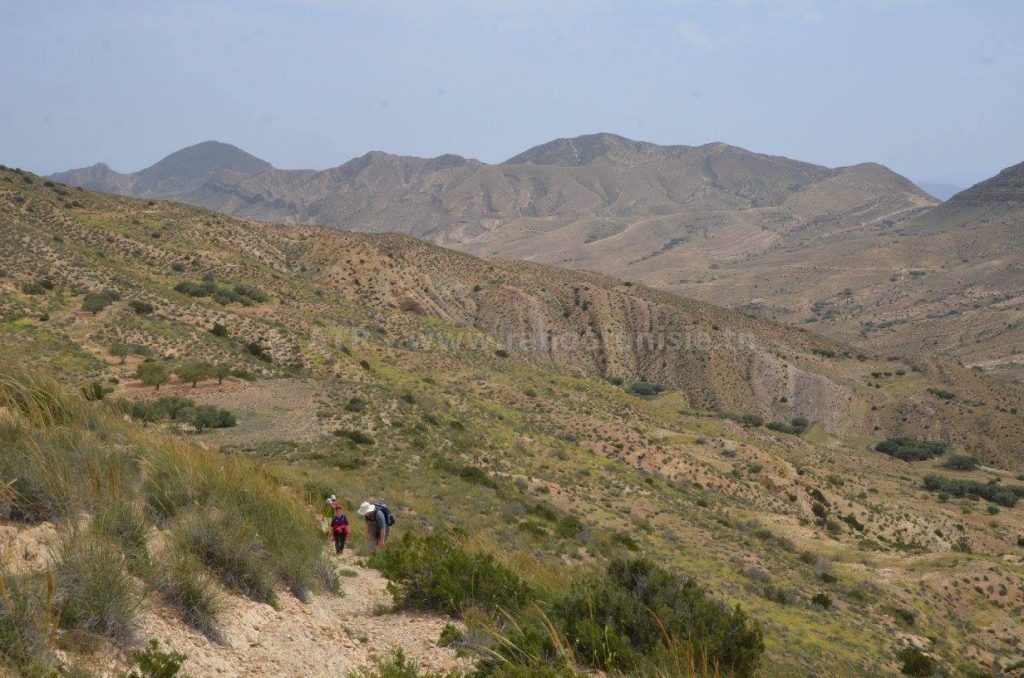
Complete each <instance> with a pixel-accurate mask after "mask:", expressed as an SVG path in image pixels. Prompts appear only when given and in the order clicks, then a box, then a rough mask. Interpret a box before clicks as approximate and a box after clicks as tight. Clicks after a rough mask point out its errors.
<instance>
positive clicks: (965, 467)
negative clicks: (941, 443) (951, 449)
mask: <svg viewBox="0 0 1024 678" xmlns="http://www.w3.org/2000/svg"><path fill="white" fill-rule="evenodd" d="M942 465H943V466H944V467H945V468H948V469H953V470H954V471H973V470H975V469H977V468H978V460H977V459H975V458H974V457H972V456H970V455H969V454H954V455H951V456H950V457H949V458H948V459H947V460H946V461H945V463H943V464H942Z"/></svg>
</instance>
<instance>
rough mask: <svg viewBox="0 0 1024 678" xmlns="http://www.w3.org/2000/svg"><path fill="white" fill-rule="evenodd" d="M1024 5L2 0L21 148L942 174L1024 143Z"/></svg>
mask: <svg viewBox="0 0 1024 678" xmlns="http://www.w3.org/2000/svg"><path fill="white" fill-rule="evenodd" d="M1022 27H1024V2H1021V1H1019V0H1006V1H1000V0H964V1H962V2H941V1H938V2H928V1H925V0H860V1H856V0H849V1H844V2H838V1H837V2H826V1H825V0H779V1H777V2H759V1H757V0H745V1H744V0H718V1H715V0H651V1H647V2H644V1H640V0H634V1H632V2H627V1H625V0H623V1H620V2H613V1H611V0H592V1H590V2H584V1H582V0H579V1H577V0H536V1H534V0H523V1H521V2H515V1H513V0H437V1H431V0H373V1H365V2H364V1H354V0H353V1H346V0H301V1H295V2H288V3H286V2H263V1H260V0H237V1H232V0H208V1H204V2H188V1H176V2H150V1H148V0H133V1H123V2H118V1H106V2H102V1H91V0H72V1H68V2H63V1H59V0H34V1H32V2H11V1H10V0H0V63H2V64H3V76H2V80H0V163H2V164H5V165H10V166H20V167H24V168H27V169H31V170H33V171H36V172H41V173H43V172H52V171H56V170H61V169H68V168H72V167H79V166H84V165H88V164H92V163H93V162H97V161H101V160H102V161H106V162H108V163H109V164H110V165H111V166H112V167H114V169H117V170H120V171H134V170H137V169H141V168H142V167H145V166H147V165H149V164H152V163H153V162H155V161H156V160H159V159H160V158H161V157H163V156H164V155H166V154H167V153H169V152H171V151H174V150H177V149H178V148H181V147H182V146H186V145H189V144H192V143H196V142H198V141H203V140H207V139H217V140H220V141H227V142H230V143H233V144H236V145H238V146H240V147H242V148H244V149H245V150H247V151H249V152H251V153H253V154H255V155H257V156H259V157H261V158H264V159H266V160H269V161H270V162H272V163H273V164H274V165H276V166H278V167H284V168H297V167H303V168H305V167H312V168H325V167H330V166H334V165H338V164H341V163H342V162H344V161H345V160H348V159H349V158H351V157H353V156H357V155H361V154H362V153H364V152H366V151H368V150H372V149H380V150H385V151H390V152H394V153H403V154H411V155H424V156H432V155H438V154H441V153H445V152H451V153H459V154H462V155H467V156H471V157H475V158H479V159H481V160H486V161H500V160H502V159H504V158H507V157H509V156H511V155H514V154H515V153H518V152H520V151H522V150H524V149H526V148H528V147H530V146H533V145H535V144H538V143H541V142H544V141H547V140H550V139H552V138H555V137H560V136H575V135H578V134H585V133H589V132H597V131H608V132H615V133H618V134H622V135H624V136H628V137H631V138H637V139H644V140H648V141H654V142H658V143H682V144H701V143H706V142H710V141H725V142H727V143H730V144H735V145H738V146H743V147H745V148H748V149H750V150H754V151H760V152H764V153H773V154H781V155H786V156H790V157H793V158H798V159H801V160H808V161H812V162H818V163H822V164H826V165H831V166H836V165H846V164H852V163H856V162H861V161H867V160H873V161H877V162H881V163H884V164H886V165H889V166H890V167H892V168H894V169H896V170H897V171H899V172H902V173H904V174H907V175H908V176H911V177H913V178H915V179H920V180H948V181H953V182H956V183H960V184H966V183H970V182H972V181H974V180H977V179H979V178H983V177H985V176H988V175H990V174H993V173H995V172H996V171H997V170H999V169H1000V168H1002V167H1005V166H1007V165H1011V164H1015V163H1017V162H1020V161H1022V160H1024V125H1022V124H1021V120H1022V116H1024V39H1022V38H1021V28H1022Z"/></svg>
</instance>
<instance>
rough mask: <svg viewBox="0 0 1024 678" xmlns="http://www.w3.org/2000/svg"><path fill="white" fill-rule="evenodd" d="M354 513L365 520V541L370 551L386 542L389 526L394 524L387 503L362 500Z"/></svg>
mask: <svg viewBox="0 0 1024 678" xmlns="http://www.w3.org/2000/svg"><path fill="white" fill-rule="evenodd" d="M356 513H358V514H359V515H361V516H362V517H363V518H364V519H365V520H366V541H367V543H368V544H369V546H370V552H371V553H372V552H374V551H376V550H377V549H379V548H382V547H383V546H384V545H385V544H387V541H388V535H389V533H390V532H391V526H392V525H394V524H395V516H394V514H393V513H391V509H389V508H388V505H387V504H385V503H384V502H375V503H370V502H368V501H364V502H363V503H362V504H360V505H359V509H358V510H357V511H356Z"/></svg>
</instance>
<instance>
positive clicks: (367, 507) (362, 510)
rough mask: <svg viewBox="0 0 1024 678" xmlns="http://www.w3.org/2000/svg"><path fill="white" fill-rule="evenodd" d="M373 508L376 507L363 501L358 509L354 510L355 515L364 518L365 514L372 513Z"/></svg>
mask: <svg viewBox="0 0 1024 678" xmlns="http://www.w3.org/2000/svg"><path fill="white" fill-rule="evenodd" d="M375 508H377V507H376V506H374V505H373V504H371V503H370V502H368V501H364V502H363V503H362V504H360V505H359V508H358V509H357V510H356V513H358V514H359V515H361V516H365V515H366V514H367V513H370V512H372V511H373V510H374V509H375Z"/></svg>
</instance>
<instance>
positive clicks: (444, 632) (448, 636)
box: [437, 622, 466, 647]
mask: <svg viewBox="0 0 1024 678" xmlns="http://www.w3.org/2000/svg"><path fill="white" fill-rule="evenodd" d="M465 640H466V636H465V634H463V633H462V631H461V630H460V629H459V627H458V626H456V625H455V624H452V623H451V622H449V623H447V624H445V625H444V628H443V629H441V636H440V637H439V638H438V639H437V644H438V646H440V647H451V646H452V645H458V644H460V643H463V642H465Z"/></svg>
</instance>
